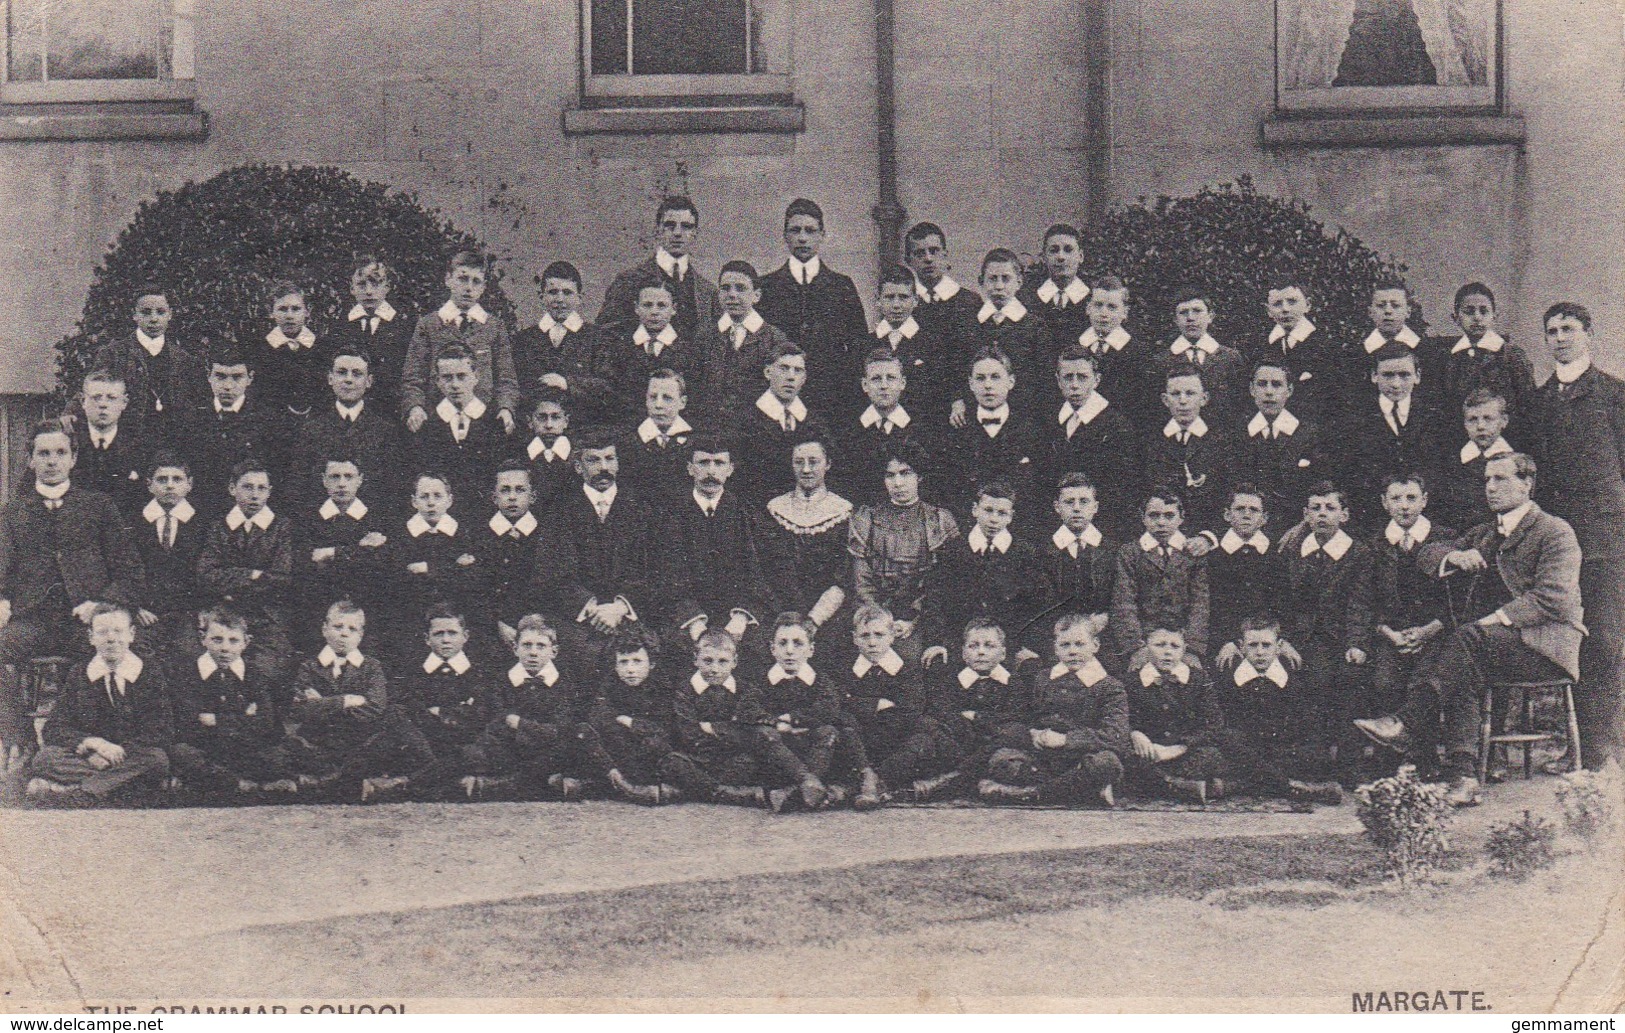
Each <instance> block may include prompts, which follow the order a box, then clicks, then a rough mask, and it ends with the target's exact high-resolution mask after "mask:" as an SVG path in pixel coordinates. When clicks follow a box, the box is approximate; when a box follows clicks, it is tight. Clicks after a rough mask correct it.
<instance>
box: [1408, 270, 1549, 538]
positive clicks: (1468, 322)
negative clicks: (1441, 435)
mask: <svg viewBox="0 0 1625 1033" xmlns="http://www.w3.org/2000/svg"><path fill="white" fill-rule="evenodd" d="M1452 312H1453V314H1454V315H1455V318H1456V325H1457V326H1459V327H1461V336H1460V337H1459V338H1457V339H1456V340H1454V341H1449V340H1448V339H1447V340H1445V341H1443V342H1440V343H1439V344H1437V345H1435V346H1434V347H1433V348H1432V351H1433V352H1434V353H1437V352H1438V351H1440V350H1442V348H1443V347H1444V346H1445V345H1448V346H1449V348H1450V351H1449V354H1448V356H1447V357H1446V358H1445V360H1444V369H1443V371H1442V372H1443V375H1444V382H1443V392H1442V397H1441V400H1440V403H1439V404H1440V408H1441V409H1442V410H1443V411H1444V412H1446V413H1451V414H1454V413H1456V412H1459V411H1460V410H1461V407H1462V405H1463V404H1464V403H1465V402H1466V400H1467V396H1468V395H1470V394H1472V393H1473V392H1474V391H1475V390H1479V389H1482V388H1487V389H1489V390H1491V391H1494V392H1495V393H1497V394H1499V395H1500V396H1501V397H1502V398H1504V399H1506V403H1507V411H1508V414H1509V415H1511V416H1512V417H1513V418H1514V419H1515V420H1516V421H1517V422H1515V423H1514V424H1513V426H1512V436H1513V440H1522V438H1523V437H1526V436H1528V432H1529V429H1530V428H1529V427H1528V426H1526V425H1525V424H1524V423H1523V422H1522V421H1523V420H1524V419H1526V418H1527V416H1528V414H1529V413H1530V412H1531V411H1532V410H1531V408H1530V405H1531V403H1532V402H1533V401H1534V398H1535V372H1534V367H1533V366H1531V365H1530V362H1529V356H1528V355H1527V354H1526V353H1525V352H1524V350H1523V349H1522V348H1520V347H1519V346H1517V345H1516V344H1512V343H1510V342H1508V341H1507V339H1506V338H1504V337H1502V336H1501V335H1500V334H1499V333H1498V332H1497V331H1496V329H1495V292H1494V291H1492V290H1490V288H1489V287H1488V286H1487V285H1485V284H1483V283H1479V282H1477V281H1474V282H1472V283H1468V284H1464V285H1462V287H1461V288H1460V289H1458V290H1457V291H1456V297H1455V304H1454V305H1453V306H1452ZM1458 440H1459V435H1458ZM1461 526H1463V527H1470V526H1472V525H1470V524H1462V525H1461Z"/></svg>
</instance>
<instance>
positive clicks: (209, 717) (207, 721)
mask: <svg viewBox="0 0 1625 1033" xmlns="http://www.w3.org/2000/svg"><path fill="white" fill-rule="evenodd" d="M197 720H198V724H200V725H202V726H203V727H204V728H213V727H214V726H215V725H216V724H218V723H219V722H218V721H216V720H215V717H214V715H213V714H199V715H198V716H197Z"/></svg>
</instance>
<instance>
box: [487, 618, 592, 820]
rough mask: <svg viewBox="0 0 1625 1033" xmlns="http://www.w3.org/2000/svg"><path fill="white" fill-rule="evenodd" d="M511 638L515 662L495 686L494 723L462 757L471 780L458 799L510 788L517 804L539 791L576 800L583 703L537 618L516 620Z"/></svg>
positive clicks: (555, 642)
mask: <svg viewBox="0 0 1625 1033" xmlns="http://www.w3.org/2000/svg"><path fill="white" fill-rule="evenodd" d="M516 630H517V634H516V635H515V637H514V643H513V653H514V657H515V658H516V659H517V661H518V662H517V663H515V664H514V665H513V666H512V667H510V668H509V669H508V674H507V677H506V679H504V680H503V681H502V683H501V684H499V691H498V696H497V701H496V705H495V707H494V709H493V711H492V713H493V715H494V716H493V718H492V720H491V721H490V722H488V723H487V724H486V726H485V729H484V731H482V732H481V733H480V736H479V738H478V740H477V741H476V742H475V743H474V745H472V746H470V747H469V748H468V749H467V750H466V751H465V764H466V765H467V767H468V769H469V770H470V771H471V772H472V774H471V775H469V776H466V777H465V778H464V779H463V789H464V792H465V793H466V794H467V795H468V796H469V797H470V798H473V797H477V796H482V795H486V794H488V793H490V792H491V791H493V790H494V789H495V788H496V787H497V786H498V785H501V784H503V783H505V782H508V781H512V782H513V783H515V784H516V785H517V788H518V790H519V794H520V796H521V798H528V799H535V798H537V797H538V796H540V795H542V794H543V792H544V791H547V790H551V792H552V793H553V794H556V796H557V797H558V798H560V799H564V800H579V799H580V798H581V794H582V790H583V785H582V778H581V776H582V774H583V770H584V769H583V758H582V750H581V746H580V744H581V742H582V738H581V736H582V733H583V732H584V731H585V726H584V725H583V723H582V718H583V716H584V715H583V714H582V705H581V704H582V701H581V699H580V698H579V696H578V693H577V688H576V685H575V683H574V682H572V681H571V680H568V679H566V678H565V677H564V676H563V674H561V673H560V671H559V667H558V665H557V663H556V662H555V661H556V660H557V659H558V656H559V639H558V635H557V634H556V633H555V632H554V630H553V626H552V625H550V624H549V623H547V619H546V618H544V617H543V616H542V615H541V614H536V613H532V614H526V615H525V616H524V617H522V618H520V620H519V624H518V628H517V629H516Z"/></svg>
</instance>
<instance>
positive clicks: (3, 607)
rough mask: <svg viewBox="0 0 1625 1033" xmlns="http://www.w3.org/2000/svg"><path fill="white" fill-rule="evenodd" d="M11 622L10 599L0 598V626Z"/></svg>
mask: <svg viewBox="0 0 1625 1033" xmlns="http://www.w3.org/2000/svg"><path fill="white" fill-rule="evenodd" d="M10 623H11V600H10V599H0V628H3V627H5V626H6V625H7V624H10Z"/></svg>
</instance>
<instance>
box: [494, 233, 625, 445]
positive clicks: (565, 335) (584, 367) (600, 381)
mask: <svg viewBox="0 0 1625 1033" xmlns="http://www.w3.org/2000/svg"><path fill="white" fill-rule="evenodd" d="M536 282H537V283H539V284H541V286H542V317H541V319H540V320H538V321H537V323H536V325H535V326H527V327H525V328H524V329H523V330H520V331H519V332H518V333H516V334H514V338H513V365H514V375H515V377H516V378H517V379H518V382H519V397H520V398H521V399H522V400H524V401H527V402H534V401H535V399H536V398H537V397H538V395H537V392H538V391H540V390H541V389H542V388H544V387H549V388H554V389H556V390H559V391H563V392H565V393H567V394H568V395H569V397H570V403H571V409H572V410H574V411H575V412H576V413H577V414H578V415H580V416H581V417H582V418H583V419H585V420H604V419H609V418H610V417H611V416H613V414H614V413H613V405H612V398H611V395H610V380H609V373H608V370H606V369H605V368H604V367H603V365H602V362H603V356H602V355H601V351H600V347H599V332H598V328H597V327H596V326H594V325H593V324H591V323H589V322H587V320H586V319H584V318H583V317H582V315H581V294H582V281H581V271H580V270H579V269H577V268H576V267H575V265H574V264H572V263H570V262H550V263H549V264H548V266H547V268H546V269H543V270H542V275H541V276H539V277H537V278H536Z"/></svg>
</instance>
